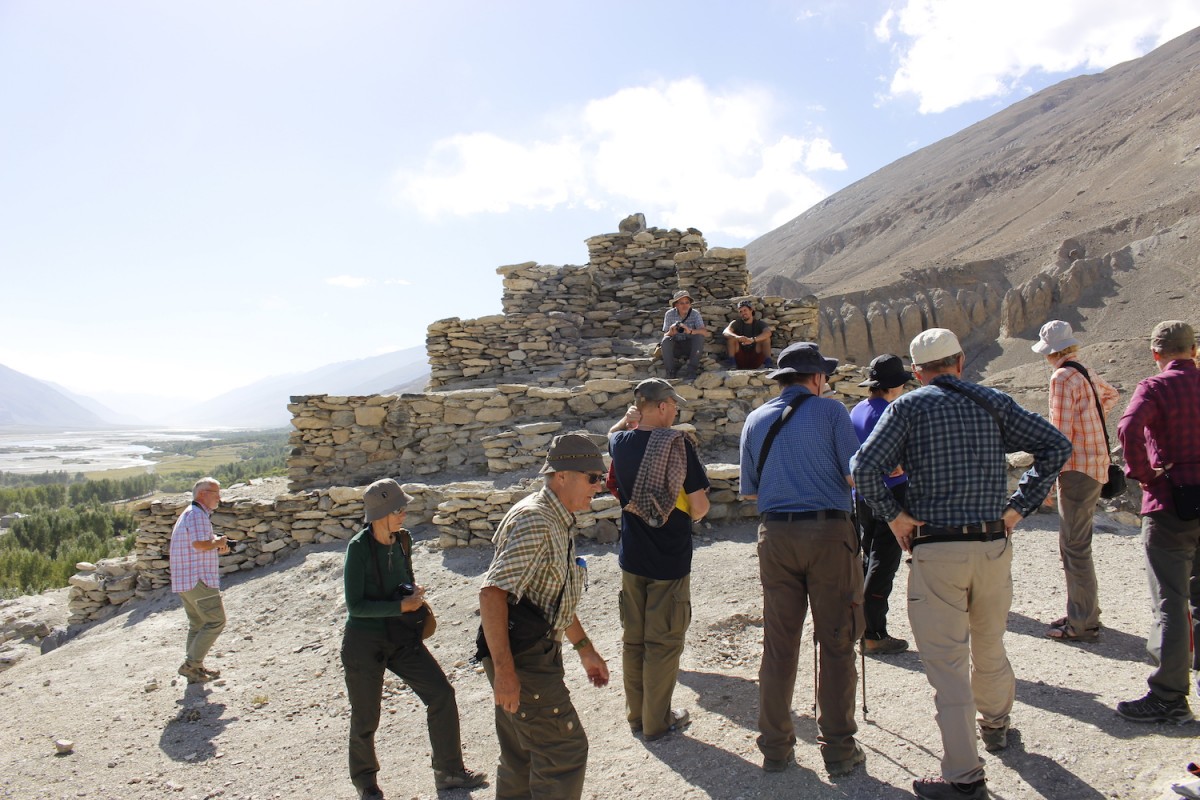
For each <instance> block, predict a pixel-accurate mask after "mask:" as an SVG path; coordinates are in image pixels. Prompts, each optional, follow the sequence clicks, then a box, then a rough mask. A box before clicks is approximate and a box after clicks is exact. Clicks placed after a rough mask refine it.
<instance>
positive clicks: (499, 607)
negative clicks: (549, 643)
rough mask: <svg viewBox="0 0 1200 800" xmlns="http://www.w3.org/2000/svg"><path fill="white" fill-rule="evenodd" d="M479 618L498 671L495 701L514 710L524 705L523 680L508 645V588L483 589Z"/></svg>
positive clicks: (508, 710)
mask: <svg viewBox="0 0 1200 800" xmlns="http://www.w3.org/2000/svg"><path fill="white" fill-rule="evenodd" d="M479 618H480V620H481V624H482V625H483V638H484V639H485V640H487V646H488V652H489V653H490V654H491V658H492V667H493V669H494V670H495V675H496V680H495V685H494V686H493V687H492V690H493V695H494V699H495V701H496V705H498V706H500V707H501V708H503V709H504V710H505V711H507V712H509V713H510V714H514V713H516V711H517V708H518V707H520V705H521V680H520V679H519V678H518V677H517V667H516V665H515V664H514V663H513V656H512V650H511V649H510V648H509V645H508V592H506V591H504V590H503V589H500V588H498V587H496V586H485V587H484V588H482V589H480V590H479Z"/></svg>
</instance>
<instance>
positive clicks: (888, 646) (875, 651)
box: [863, 636, 908, 656]
mask: <svg viewBox="0 0 1200 800" xmlns="http://www.w3.org/2000/svg"><path fill="white" fill-rule="evenodd" d="M863 649H864V650H866V653H867V655H869V656H894V655H895V654H896V653H903V652H904V651H905V650H907V649H908V642H907V641H905V640H904V639H897V638H896V637H895V636H884V637H883V638H882V639H863Z"/></svg>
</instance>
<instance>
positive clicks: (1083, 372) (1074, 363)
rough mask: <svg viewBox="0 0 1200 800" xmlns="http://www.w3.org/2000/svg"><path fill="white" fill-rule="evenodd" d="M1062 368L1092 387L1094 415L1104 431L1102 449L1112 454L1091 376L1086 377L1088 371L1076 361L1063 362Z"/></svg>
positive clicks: (1098, 396)
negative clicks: (1094, 403)
mask: <svg viewBox="0 0 1200 800" xmlns="http://www.w3.org/2000/svg"><path fill="white" fill-rule="evenodd" d="M1063 366H1064V367H1070V368H1071V369H1073V370H1075V371H1076V372H1078V373H1079V374H1080V375H1082V376H1083V378H1084V380H1086V381H1087V382H1088V386H1090V387H1092V399H1093V400H1095V401H1096V413H1097V414H1099V415H1100V429H1101V430H1103V431H1104V447H1105V449H1106V450H1107V451H1108V452H1109V453H1112V442H1110V441H1109V440H1108V425H1107V424H1106V423H1105V421H1104V406H1102V405H1100V395H1099V394H1097V392H1096V384H1094V383H1092V376H1091V375H1088V371H1087V370H1086V369H1084V367H1083V364H1080V363H1079V362H1078V361H1064V362H1063Z"/></svg>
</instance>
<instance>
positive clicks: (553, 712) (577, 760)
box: [483, 639, 588, 800]
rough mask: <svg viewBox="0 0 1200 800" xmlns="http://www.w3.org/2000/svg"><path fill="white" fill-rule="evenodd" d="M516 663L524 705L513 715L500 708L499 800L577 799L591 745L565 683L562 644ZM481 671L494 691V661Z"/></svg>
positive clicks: (544, 646) (546, 645)
mask: <svg viewBox="0 0 1200 800" xmlns="http://www.w3.org/2000/svg"><path fill="white" fill-rule="evenodd" d="M513 661H514V662H515V664H516V667H517V678H518V679H519V680H520V681H521V704H520V706H519V707H518V708H517V712H516V713H515V714H510V713H508V712H507V711H505V710H504V709H502V708H500V707H499V706H496V738H497V739H498V740H499V742H500V760H499V762H498V764H497V768H496V800H518V798H525V799H526V800H579V798H580V797H582V796H583V778H584V773H585V772H586V770H587V756H588V740H587V734H585V733H584V732H583V726H582V725H581V724H580V723H579V714H578V713H577V712H576V711H575V706H574V705H572V703H571V694H570V692H568V691H567V686H566V684H565V683H564V682H563V661H562V645H561V643H559V642H553V641H551V640H549V639H543V640H541V641H540V642H538V643H537V644H535V645H534V646H533V647H531V648H530V649H528V650H526V651H525V652H524V653H518V654H517V655H516V656H514V657H513ZM483 669H484V672H486V673H487V677H488V681H489V682H490V683H491V684H492V685H493V686H495V685H496V669H495V667H494V666H493V664H492V660H491V659H490V658H485V659H484V660H483Z"/></svg>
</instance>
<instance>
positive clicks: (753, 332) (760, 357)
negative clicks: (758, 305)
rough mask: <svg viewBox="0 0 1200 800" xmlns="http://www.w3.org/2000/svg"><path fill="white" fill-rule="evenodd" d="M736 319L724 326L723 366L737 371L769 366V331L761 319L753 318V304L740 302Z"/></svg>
mask: <svg viewBox="0 0 1200 800" xmlns="http://www.w3.org/2000/svg"><path fill="white" fill-rule="evenodd" d="M737 312H738V318H737V319H735V320H733V321H732V322H730V323H729V324H728V325H726V326H725V330H724V331H722V332H721V333H722V334H723V335H724V336H725V352H726V358H725V366H726V367H730V368H732V367H737V368H738V369H758V368H759V367H770V366H771V329H770V328H769V327H768V326H767V323H766V322H765V321H763V320H761V319H755V318H754V304H753V303H751V302H750V301H749V300H742V301H741V302H739V303H738V304H737Z"/></svg>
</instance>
